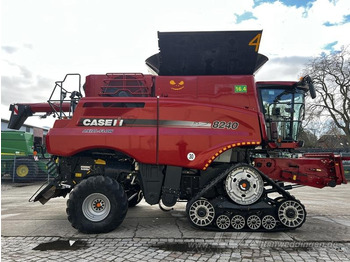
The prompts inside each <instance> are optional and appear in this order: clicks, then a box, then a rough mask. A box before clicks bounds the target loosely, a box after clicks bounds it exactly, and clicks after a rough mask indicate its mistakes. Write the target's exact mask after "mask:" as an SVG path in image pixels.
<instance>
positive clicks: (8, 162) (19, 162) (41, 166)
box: [1, 157, 50, 182]
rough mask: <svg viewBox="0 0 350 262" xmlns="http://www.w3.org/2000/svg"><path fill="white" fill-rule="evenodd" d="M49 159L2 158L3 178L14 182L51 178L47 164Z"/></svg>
mask: <svg viewBox="0 0 350 262" xmlns="http://www.w3.org/2000/svg"><path fill="white" fill-rule="evenodd" d="M48 161H49V159H39V160H38V161H35V160H34V159H33V158H32V157H30V158H29V157H27V158H24V157H15V158H13V159H3V158H2V159H1V180H7V181H12V182H32V181H44V180H48V179H49V178H50V175H49V174H48V171H47V167H46V164H47V163H48Z"/></svg>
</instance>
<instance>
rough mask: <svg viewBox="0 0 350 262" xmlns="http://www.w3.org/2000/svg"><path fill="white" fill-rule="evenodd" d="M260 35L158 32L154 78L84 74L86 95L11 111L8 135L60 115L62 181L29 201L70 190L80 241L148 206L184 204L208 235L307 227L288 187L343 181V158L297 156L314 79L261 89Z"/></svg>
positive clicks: (57, 148) (56, 147) (56, 136)
mask: <svg viewBox="0 0 350 262" xmlns="http://www.w3.org/2000/svg"><path fill="white" fill-rule="evenodd" d="M261 34H262V31H227V32H183V33H158V38H159V49H160V52H159V53H158V54H156V55H153V56H151V57H150V58H148V59H147V60H146V64H147V65H148V66H149V67H150V68H151V69H152V70H153V71H154V72H155V74H152V75H151V74H150V75H143V74H129V73H128V74H106V75H89V76H87V77H86V82H85V84H84V86H83V89H84V92H85V96H84V97H83V96H82V94H81V93H82V91H81V90H80V84H79V89H78V90H77V91H74V92H68V91H67V90H66V89H65V88H64V83H65V82H64V81H61V82H56V86H55V89H54V91H53V94H52V95H51V97H50V99H49V101H48V102H47V103H39V104H13V105H11V106H10V110H12V115H11V120H10V123H9V127H10V128H14V129H16V128H17V129H18V128H19V127H20V126H21V125H22V124H23V123H24V121H25V119H26V118H27V117H28V116H32V115H34V114H35V113H40V112H41V113H46V114H47V115H49V114H54V115H56V116H57V117H58V118H59V119H58V120H56V122H55V124H54V126H53V128H52V129H51V130H50V132H49V134H48V135H47V140H46V145H47V150H48V152H49V153H50V154H52V155H53V158H52V161H51V163H50V164H51V168H54V170H55V173H56V176H55V178H54V179H53V181H52V182H51V183H50V184H49V185H47V186H46V187H45V188H44V189H43V190H42V191H41V192H39V194H37V195H36V196H35V199H34V200H35V201H40V202H41V203H42V204H44V203H46V202H47V201H48V200H49V199H50V198H53V197H58V196H66V195H67V194H68V193H70V196H69V199H68V201H67V214H68V220H69V221H70V222H71V224H72V226H73V227H74V228H76V229H78V230H80V231H81V232H85V233H100V232H108V231H111V230H113V229H115V228H116V227H117V226H118V225H120V224H121V223H122V221H123V219H124V217H125V215H126V213H127V209H128V207H132V206H135V205H137V204H138V203H139V202H140V200H141V199H142V198H143V197H144V198H145V201H146V202H147V203H149V204H151V205H154V204H160V206H162V207H164V206H166V207H172V206H173V205H175V204H176V202H177V201H181V200H183V201H188V203H187V207H186V213H187V216H188V219H189V221H190V222H191V223H192V224H193V225H194V226H195V227H198V228H203V229H219V230H245V231H249V230H261V231H265V230H266V231H272V230H284V229H295V228H298V227H300V226H301V225H302V224H303V223H304V221H305V218H306V211H305V208H304V206H303V205H302V204H301V203H300V201H299V200H297V199H296V198H295V197H294V196H292V195H291V194H290V193H289V192H288V191H287V190H290V189H292V188H294V187H295V186H300V185H306V186H312V187H318V188H323V187H326V186H331V187H334V186H336V185H339V184H342V183H346V180H345V177H344V171H343V167H342V159H341V157H340V156H336V155H334V154H304V155H302V156H301V155H300V154H298V153H297V148H299V147H301V146H302V145H303V142H302V141H298V133H299V130H300V125H301V121H302V119H303V117H304V108H305V107H304V98H305V96H306V95H307V93H309V94H310V95H311V97H313V98H314V97H315V91H314V88H313V84H312V80H311V78H310V77H308V76H305V77H304V78H302V79H301V80H300V81H299V82H282V81H277V82H276V81H274V82H255V81H254V76H253V75H254V72H256V70H257V69H259V68H260V67H261V66H262V65H263V64H264V63H265V62H266V61H267V60H268V59H267V58H266V57H265V56H263V55H261V54H259V53H258V48H259V44H260V39H261ZM79 77H80V76H79ZM65 79H66V78H65ZM55 92H58V93H59V97H60V98H59V99H57V100H54V99H53V97H54V93H55ZM68 97H69V99H66V98H68ZM284 182H291V183H288V184H285V183H284ZM163 209H164V208H163Z"/></svg>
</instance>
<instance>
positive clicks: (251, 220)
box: [247, 215, 261, 230]
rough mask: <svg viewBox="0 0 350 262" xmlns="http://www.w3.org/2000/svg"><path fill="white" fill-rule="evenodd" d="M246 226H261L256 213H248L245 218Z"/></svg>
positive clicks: (254, 228) (256, 227) (252, 227)
mask: <svg viewBox="0 0 350 262" xmlns="http://www.w3.org/2000/svg"><path fill="white" fill-rule="evenodd" d="M247 226H248V227H249V228H250V229H252V230H256V229H258V228H259V227H260V226H261V219H260V217H258V216H257V215H250V216H249V217H248V218H247Z"/></svg>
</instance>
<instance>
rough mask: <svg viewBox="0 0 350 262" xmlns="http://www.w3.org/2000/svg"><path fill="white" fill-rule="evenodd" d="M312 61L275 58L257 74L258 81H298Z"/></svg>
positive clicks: (293, 57) (298, 57)
mask: <svg viewBox="0 0 350 262" xmlns="http://www.w3.org/2000/svg"><path fill="white" fill-rule="evenodd" d="M310 60H311V57H307V56H306V57H304V56H289V57H274V58H271V59H270V60H269V61H268V62H267V64H266V65H265V66H264V67H263V68H262V69H261V70H260V71H259V72H258V73H257V75H256V79H257V80H259V81H263V80H273V81H277V80H281V81H296V80H298V78H299V77H300V76H302V71H303V68H304V67H305V66H306V64H307V63H308V62H309V61H310Z"/></svg>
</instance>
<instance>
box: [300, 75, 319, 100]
mask: <svg viewBox="0 0 350 262" xmlns="http://www.w3.org/2000/svg"><path fill="white" fill-rule="evenodd" d="M303 82H305V83H306V84H307V85H308V86H309V92H310V95H311V98H312V99H315V98H316V91H315V87H314V83H313V82H312V78H311V77H310V76H308V75H307V76H304V78H303Z"/></svg>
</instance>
